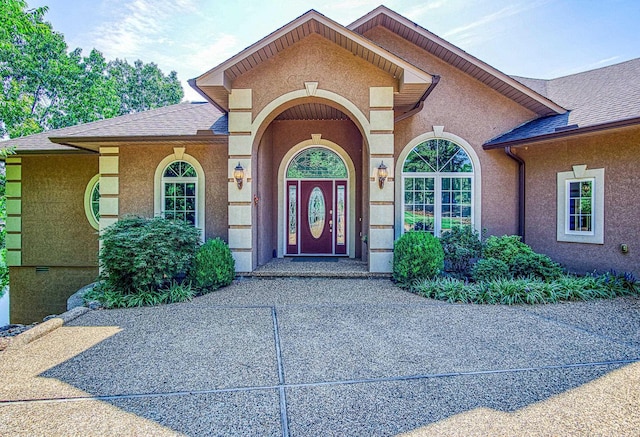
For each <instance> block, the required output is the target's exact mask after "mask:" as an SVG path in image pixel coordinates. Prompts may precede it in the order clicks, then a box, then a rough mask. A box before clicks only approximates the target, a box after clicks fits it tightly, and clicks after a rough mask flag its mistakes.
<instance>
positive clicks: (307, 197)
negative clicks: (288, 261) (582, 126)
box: [285, 179, 347, 255]
mask: <svg viewBox="0 0 640 437" xmlns="http://www.w3.org/2000/svg"><path fill="white" fill-rule="evenodd" d="M286 202H287V207H286V208H287V209H286V212H285V214H286V226H287V228H286V239H287V242H286V244H287V255H346V254H347V181H346V180H337V179H334V180H289V181H287V197H286Z"/></svg>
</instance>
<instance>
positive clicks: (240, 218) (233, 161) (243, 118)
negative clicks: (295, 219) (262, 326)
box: [228, 89, 253, 272]
mask: <svg viewBox="0 0 640 437" xmlns="http://www.w3.org/2000/svg"><path fill="white" fill-rule="evenodd" d="M251 108H252V94H251V90H250V89H233V90H231V93H230V94H229V161H228V177H229V179H228V199H229V200H228V202H229V204H228V207H229V248H230V249H231V253H232V254H233V258H234V259H235V262H236V272H250V271H252V270H253V238H252V225H253V223H252V222H253V220H252V203H251V202H252V196H251V193H252V192H253V190H252V184H253V181H252V177H251V151H252V148H253V147H252V146H253V144H252V141H251V121H252V115H251ZM238 164H240V165H241V166H242V168H243V169H244V175H245V176H244V182H243V184H242V188H239V187H238V184H237V183H236V180H235V179H234V177H233V173H234V169H235V168H236V166H237V165H238Z"/></svg>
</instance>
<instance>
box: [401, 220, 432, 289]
mask: <svg viewBox="0 0 640 437" xmlns="http://www.w3.org/2000/svg"><path fill="white" fill-rule="evenodd" d="M443 268H444V251H443V250H442V245H441V244H440V241H439V240H438V239H437V238H436V237H434V236H433V235H431V234H430V233H428V232H407V233H405V234H403V235H402V236H401V237H400V238H399V239H398V240H397V241H396V243H395V248H394V251H393V279H394V280H395V281H396V282H398V283H399V284H400V285H401V286H407V287H408V286H410V285H411V284H412V282H413V281H415V280H417V279H426V278H433V277H435V276H436V275H437V274H438V273H440V271H442V269H443Z"/></svg>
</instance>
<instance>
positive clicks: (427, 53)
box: [5, 6, 640, 321]
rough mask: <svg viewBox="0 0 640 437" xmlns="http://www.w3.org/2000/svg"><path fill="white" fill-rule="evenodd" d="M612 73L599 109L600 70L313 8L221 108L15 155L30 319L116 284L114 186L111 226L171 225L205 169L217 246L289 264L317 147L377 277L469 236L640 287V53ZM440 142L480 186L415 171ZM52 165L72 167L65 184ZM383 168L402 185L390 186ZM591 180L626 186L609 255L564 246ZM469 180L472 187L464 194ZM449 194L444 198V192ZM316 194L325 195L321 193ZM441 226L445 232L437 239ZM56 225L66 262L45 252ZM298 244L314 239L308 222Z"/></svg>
mask: <svg viewBox="0 0 640 437" xmlns="http://www.w3.org/2000/svg"><path fill="white" fill-rule="evenodd" d="M389 41H391V42H389ZM401 55H402V56H401ZM328 59H331V62H332V63H329V61H328ZM409 60H410V61H411V62H409ZM309 66H311V67H309ZM605 68H606V74H605V76H606V78H607V80H608V81H609V82H610V85H611V86H610V87H607V88H605V89H606V91H607V92H610V93H611V94H610V95H609V94H607V95H604V96H602V98H603V99H602V101H604V102H607V104H606V105H603V106H602V107H595V106H592V105H591V106H590V105H588V104H587V103H584V101H588V100H590V95H589V94H588V93H590V92H591V90H590V88H589V87H588V86H585V83H586V82H584V81H587V82H588V81H590V80H592V79H593V77H595V76H598V75H599V74H600V72H599V71H597V72H595V73H593V72H585V73H581V74H577V75H573V76H570V77H566V78H559V79H553V80H549V81H543V80H533V79H525V78H512V77H510V76H507V75H506V74H504V73H502V72H500V71H498V70H496V69H495V68H493V67H491V66H489V65H487V64H486V63H484V62H482V61H480V60H478V59H477V58H474V57H473V56H472V55H470V54H468V53H466V52H464V51H462V50H461V49H459V48H457V47H455V46H453V45H452V44H450V43H448V42H446V41H444V40H443V39H441V38H439V37H437V36H436V35H434V34H432V33H430V32H429V31H428V30H426V29H424V28H422V27H420V26H419V25H416V24H415V23H413V22H411V21H410V20H408V19H406V18H404V17H402V16H400V15H398V14H397V13H395V12H393V11H391V10H389V9H387V8H385V7H383V6H381V7H379V8H376V9H375V10H374V11H372V12H370V13H369V14H367V15H365V16H364V17H362V18H361V19H359V20H356V21H355V22H354V23H353V24H351V25H349V26H347V27H344V26H341V25H339V24H337V23H335V22H334V21H332V20H330V19H328V18H327V17H325V16H324V15H322V14H319V13H318V12H316V11H309V12H308V13H306V14H303V15H302V16H300V17H298V18H297V19H295V20H293V21H292V22H291V23H289V24H287V25H285V26H283V27H281V28H280V29H278V30H276V31H275V32H273V33H272V34H270V35H268V36H267V37H265V38H263V39H262V40H260V41H258V42H256V43H255V44H253V45H251V46H250V47H248V48H247V49H245V50H243V51H242V52H240V53H239V54H237V55H235V56H233V57H232V58H230V59H229V60H227V61H225V62H224V63H222V64H220V65H218V66H216V67H214V68H212V69H210V70H209V71H207V72H205V73H204V74H203V75H201V76H199V77H198V78H196V79H193V80H191V81H190V83H191V84H192V86H193V87H194V88H195V89H196V90H197V91H198V92H200V93H201V94H202V95H203V96H204V97H205V98H206V99H207V100H208V102H209V103H188V102H185V103H180V104H177V105H172V106H169V107H164V108H158V109H154V110H150V111H146V112H144V113H138V114H130V115H126V116H122V117H117V118H115V119H109V120H102V121H97V122H93V123H87V124H84V125H79V126H72V127H68V128H63V129H59V130H55V131H51V132H46V133H41V134H36V135H31V136H28V137H24V138H18V139H12V140H9V141H7V142H5V144H6V145H7V146H11V145H15V146H16V147H17V152H18V154H17V156H12V157H9V158H7V159H6V162H7V169H8V174H7V176H8V178H7V179H8V184H7V197H8V202H7V204H8V210H9V217H8V220H7V230H8V237H7V246H8V248H9V256H8V261H9V263H10V265H11V267H10V269H12V278H15V283H14V284H12V305H13V304H15V306H14V309H15V314H16V317H19V318H20V320H21V321H28V320H26V318H28V317H31V316H29V315H28V308H29V306H30V305H31V304H32V303H33V302H36V301H38V302H40V301H42V302H46V305H51V308H53V307H56V308H57V307H60V306H61V305H62V300H63V299H64V298H65V296H64V295H65V293H67V291H69V292H71V291H70V290H68V289H67V288H65V286H69V284H76V283H78V282H79V281H84V280H85V279H87V278H90V277H91V275H95V274H97V269H98V268H97V263H95V265H93V264H92V262H87V261H86V260H91V259H93V258H94V257H95V256H96V254H97V248H98V233H97V232H95V229H94V228H93V227H91V225H90V223H89V222H88V221H87V219H86V214H85V209H84V194H85V191H86V186H87V183H88V181H89V180H90V179H91V178H92V177H94V176H95V175H96V174H100V191H101V194H102V198H101V201H100V208H101V217H100V230H104V228H105V227H106V226H108V225H109V224H111V223H114V222H115V221H117V220H118V219H119V218H121V217H123V216H125V215H127V214H137V215H142V216H147V217H152V216H154V215H159V214H162V205H161V204H160V203H161V201H162V200H161V198H162V196H161V191H160V190H161V188H162V187H161V185H162V183H161V182H162V181H161V179H162V178H161V173H162V171H163V170H164V168H165V166H166V164H168V163H169V162H170V161H173V160H176V159H184V160H188V161H189V162H190V163H197V173H198V175H199V177H200V176H201V177H200V179H198V187H197V189H198V201H199V202H200V201H201V202H202V203H201V207H199V209H198V220H197V222H198V223H199V224H200V223H201V224H202V232H203V239H208V238H215V237H220V238H222V239H224V240H226V241H227V242H228V243H229V246H230V248H231V250H232V253H233V256H234V259H235V260H236V269H237V271H238V272H251V271H253V270H254V269H256V268H257V267H258V266H259V265H262V264H264V263H265V262H268V261H270V260H271V259H272V258H274V257H283V256H285V255H286V245H287V240H286V238H287V235H288V234H287V232H288V229H287V228H286V227H285V226H287V224H289V223H290V221H289V222H288V221H287V220H288V218H289V216H288V215H287V214H289V213H290V211H289V210H287V209H286V208H287V207H289V206H291V205H293V206H295V207H296V208H297V209H295V208H293V209H292V210H291V211H294V213H296V214H299V215H297V216H295V217H294V218H295V220H294V222H295V223H294V224H295V226H307V224H308V225H309V226H311V219H310V218H309V217H302V215H300V214H302V212H301V211H303V210H307V209H309V208H308V205H303V201H302V198H298V197H291V196H290V195H289V193H288V192H287V191H286V190H287V188H288V187H290V186H291V184H289V182H288V179H287V178H286V177H285V170H286V168H287V165H288V163H289V160H290V159H291V158H292V157H293V156H295V154H296V152H298V151H300V150H302V149H304V148H307V147H319V148H322V147H325V148H328V149H329V150H332V151H333V152H335V153H337V154H338V155H339V156H340V157H341V159H342V160H343V161H344V162H345V163H347V164H346V165H347V167H348V178H347V181H346V182H345V181H344V180H341V181H338V182H340V184H342V185H335V187H338V186H340V187H342V188H341V190H342V191H341V196H344V197H346V202H347V208H348V212H347V213H346V214H345V215H338V214H337V213H336V212H335V211H334V210H335V209H337V205H338V203H334V204H332V205H331V206H330V207H327V208H326V210H325V211H324V214H325V216H324V217H325V219H326V220H325V222H323V223H325V227H324V228H323V229H326V231H327V232H332V231H333V229H334V225H335V226H337V223H335V222H332V221H333V220H335V219H337V218H338V217H342V218H346V219H345V221H346V223H341V224H340V225H341V226H344V227H343V228H341V229H343V230H344V231H345V232H346V241H347V246H348V247H347V248H346V254H345V255H344V256H348V257H352V258H361V259H363V260H365V261H367V263H368V268H369V271H370V272H384V273H389V272H390V271H391V268H392V259H393V245H394V240H395V239H397V238H398V237H399V236H400V235H401V234H402V233H403V232H405V231H407V230H409V229H414V230H419V229H429V227H430V226H431V227H433V229H435V232H437V230H438V229H440V228H443V229H446V228H447V226H450V225H451V224H452V223H467V222H469V223H473V225H474V226H475V227H476V228H477V229H478V230H482V229H486V230H487V233H488V234H490V235H503V234H515V233H521V234H522V235H524V234H525V233H526V235H527V243H528V244H530V245H531V246H532V247H533V248H534V249H535V250H536V251H538V252H541V253H545V254H548V255H550V256H551V257H552V258H554V259H556V260H557V261H560V262H561V263H563V264H564V265H566V266H567V267H568V268H569V269H571V270H575V271H579V272H586V271H592V270H594V269H597V268H600V267H604V268H606V269H608V268H614V269H616V270H619V271H632V272H633V273H635V274H640V272H638V270H637V269H638V266H639V265H640V259H639V258H638V253H637V252H640V251H638V250H637V248H636V247H635V246H634V242H635V241H640V223H639V221H638V220H635V217H632V214H629V213H628V205H629V204H630V203H634V202H637V199H638V195H637V193H636V191H637V190H636V189H635V185H636V184H633V183H630V182H629V181H630V178H629V177H628V175H631V174H635V173H634V172H635V171H636V169H635V166H636V164H634V162H635V163H637V156H640V98H638V99H634V98H633V96H635V95H638V96H640V83H637V82H633V81H630V80H629V72H633V71H635V70H636V69H638V70H639V71H640V59H639V60H633V61H628V62H627V63H623V64H620V65H614V66H610V67H605ZM432 69H433V71H431V70H432ZM258 73H259V74H258ZM436 73H437V74H436ZM289 78H292V79H291V80H289ZM587 79H588V80H587ZM436 84H437V87H436ZM614 85H615V86H614ZM622 85H624V86H622ZM530 87H533V88H534V89H532V88H530ZM563 87H566V88H563ZM619 89H624V90H625V95H621V94H620V93H619V92H618V91H617V90H619ZM580 92H584V93H587V94H586V95H584V96H582V95H578V94H577V93H580ZM616 93H617V94H616ZM626 94H629V95H630V96H631V97H629V96H627V95H626ZM578 97H579V98H578ZM556 98H557V99H558V101H556V100H555V99H556ZM570 98H574V100H575V101H570ZM581 99H582V100H581ZM618 101H619V102H622V103H621V104H620V105H619V106H620V108H616V102H618ZM576 102H577V103H576ZM581 102H582V103H581ZM583 104H584V105H587V106H580V105H583ZM565 108H566V109H565ZM585 108H587V110H585ZM567 109H570V111H568V110H567ZM594 111H596V112H597V111H599V112H598V113H597V114H594ZM585 112H589V113H590V114H588V116H587V115H585ZM621 114H622V115H621ZM596 121H597V122H596ZM574 125H577V126H574ZM556 128H559V129H556ZM432 140H442V141H445V140H446V141H451V142H452V143H453V144H454V145H456V146H457V147H459V148H460V149H461V150H463V151H464V152H465V153H466V155H467V157H468V159H469V161H470V163H471V164H472V168H473V172H469V171H468V169H466V170H452V168H453V167H450V168H449V167H447V166H446V163H438V164H437V165H436V167H438V168H436V169H433V171H431V170H428V171H427V170H424V169H423V170H421V171H422V176H420V175H417V176H416V175H411V176H410V177H405V176H406V175H405V176H403V169H404V168H405V167H404V164H405V162H406V160H407V158H408V156H409V155H410V153H411V151H413V150H414V149H416V148H418V147H419V146H421V145H423V144H424V145H425V147H433V148H432V149H430V150H431V151H432V152H433V153H435V154H436V155H437V156H447V159H452V160H453V158H454V157H455V156H449V155H447V151H446V150H445V149H442V150H439V149H438V147H440V146H439V145H438V144H440V143H438V142H437V141H432ZM425 142H428V143H425ZM442 144H443V146H442V147H446V144H445V142H443V143H442ZM529 146H534V147H529ZM494 149H502V151H503V153H501V152H493V151H492V150H494ZM454 150H458V149H455V148H454ZM425 153H426V152H425ZM429 153H431V152H429ZM456 153H457V152H456ZM463 155H464V154H463ZM461 156H462V155H461ZM420 159H427V160H428V159H430V158H429V157H428V156H427V157H426V158H425V156H422V157H420ZM461 159H462V158H461ZM465 159H467V158H465ZM465 162H466V161H465ZM47 163H50V164H49V165H52V166H57V167H55V168H51V169H49V171H46V170H47ZM238 163H240V164H241V165H242V167H243V169H244V174H245V179H244V183H243V186H242V188H241V189H240V188H239V187H238V185H237V184H236V182H235V179H234V174H233V173H234V169H235V167H236V166H237V164H238ZM80 164H81V165H80ZM382 164H384V167H386V173H387V176H386V180H385V183H384V184H379V182H378V172H379V168H380V169H382V168H383V166H382ZM467 164H469V162H467ZM194 165H195V164H194ZM314 165H319V166H322V165H323V163H322V162H316V163H315V164H314ZM525 165H526V173H525V171H524V169H525ZM18 166H19V170H18ZM583 166H586V168H588V169H602V172H603V174H604V172H606V175H607V177H606V179H605V178H601V179H602V181H603V182H602V184H600V185H599V186H598V187H597V188H598V189H599V190H601V191H599V192H598V193H599V195H600V194H601V195H602V196H603V198H602V199H600V198H597V199H596V200H595V202H596V203H595V205H596V206H597V207H598V208H601V209H599V210H598V211H599V212H598V214H600V213H601V214H602V217H600V216H594V217H595V219H596V220H598V221H599V224H598V226H600V228H597V229H598V230H601V231H602V239H601V241H600V239H598V244H590V243H585V242H575V241H574V242H570V241H562V238H558V235H557V229H558V217H559V214H560V213H562V212H563V211H560V208H561V205H560V204H559V203H558V199H559V197H558V195H557V193H558V189H559V188H558V182H557V180H558V175H560V174H562V173H563V172H564V173H566V172H567V171H568V169H571V168H578V169H580V168H582V167H583ZM62 167H64V169H65V171H61V169H62ZM67 167H68V169H67ZM455 171H459V172H460V173H459V174H458V175H456V173H455ZM429 178H431V180H429ZM469 178H472V179H471V180H472V183H471V185H470V186H471V188H468V189H463V188H460V187H461V186H462V184H464V183H469V182H468V181H469V180H470V179H469ZM294 179H295V178H294ZM409 179H411V181H410V182H407V181H408V180H409ZM432 180H433V181H437V182H434V183H435V184H436V185H437V186H434V187H431V188H430V187H429V186H428V185H429V184H430V183H431V181H432ZM204 181H206V183H205V182H204ZM336 181H337V179H334V183H335V184H337V183H338V182H336ZM304 182H305V184H304V186H305V187H307V188H305V189H311V188H312V184H313V183H314V179H313V178H311V179H307V180H305V181H304ZM320 182H322V181H320ZM18 183H19V184H20V185H19V189H18V185H17V184H18ZM410 184H414V185H411V186H410ZM438 184H439V185H438ZM445 184H448V185H447V186H446V187H445ZM297 186H298V187H303V184H302V179H301V180H300V185H297ZM328 186H329V185H328V184H326V183H324V184H321V183H318V184H317V186H316V187H317V188H319V189H320V187H324V188H323V189H324V190H325V191H323V193H324V195H326V196H328V197H327V198H328V199H330V200H328V201H327V202H331V201H333V199H334V198H335V199H337V197H338V196H337V194H336V193H337V192H338V191H335V193H334V192H330V191H327V187H328ZM456 187H458V188H456ZM525 188H526V190H525ZM300 191H302V188H300ZM346 191H348V192H347V193H345V192H346ZM288 196H289V197H288ZM435 196H441V198H438V199H436V198H435ZM469 196H470V197H471V198H472V199H469V198H468V197H469ZM316 197H317V196H316ZM409 197H411V198H410V199H409ZM48 199H55V201H54V202H49V201H48ZM461 199H462V200H461ZM289 202H294V203H292V204H291V205H289V204H288V203H289ZM465 202H467V203H465ZM463 203H464V204H465V205H466V206H464V207H463V206H462V204H463ZM565 203H566V202H562V205H564V204H565ZM406 205H410V206H411V208H412V210H411V211H408V210H405V208H404V206H406ZM436 207H437V208H441V210H438V211H437V212H436V211H435V208H436ZM563 207H564V206H563ZM305 208H306V209H305ZM465 208H471V209H469V210H466V209H465ZM296 211H297V212H296ZM317 211H320V209H318V210H316V212H317ZM471 211H472V212H471ZM56 214H57V215H64V217H65V218H67V217H68V218H67V219H66V221H65V220H62V218H58V217H56ZM52 216H53V217H55V218H57V219H58V221H56V222H55V225H53V224H52V221H51V217H52ZM436 218H437V219H439V220H442V221H443V222H442V223H439V224H438V225H437V226H435V225H434V220H435V219H436ZM60 220H62V222H60ZM605 220H606V222H605ZM78 221H81V222H80V223H78ZM445 221H446V223H445ZM85 222H86V223H85ZM330 222H331V223H330ZM305 223H306V224H305ZM41 229H42V230H45V231H46V232H48V233H50V234H51V235H48V236H47V238H48V239H49V240H48V242H49V243H50V244H52V245H53V246H54V247H56V248H57V250H50V251H47V250H42V247H41V246H42V241H41V240H42V238H41ZM51 229H53V230H54V231H51ZM296 232H300V235H302V228H296ZM323 232H324V230H323ZM300 238H302V237H300ZM305 238H308V237H305ZM622 244H624V245H626V246H625V247H628V248H629V250H628V251H627V252H625V253H622V252H621V250H620V249H619V247H620V245H622ZM300 247H301V246H300ZM63 249H64V250H63ZM341 250H342V249H341ZM296 253H297V252H296ZM74 254H80V255H81V256H76V255H74ZM302 255H304V254H302ZM326 255H331V256H335V253H333V252H332V253H330V254H329V253H326ZM340 255H342V254H340ZM314 256H317V254H314ZM36 264H37V265H36ZM44 265H46V266H51V272H52V273H53V274H51V275H50V276H48V277H47V284H50V286H51V287H53V288H48V289H47V290H48V291H47V292H46V293H48V297H46V298H44V297H43V296H41V295H38V294H37V292H33V291H32V290H38V289H39V288H38V287H39V286H40V285H39V284H40V283H39V282H38V281H42V280H43V278H44V276H42V274H41V272H40V273H38V274H36V273H35V270H34V269H35V268H36V267H41V266H44ZM55 266H64V267H60V268H58V267H55ZM74 272H75V273H74ZM77 272H82V273H81V274H76V273H77ZM74 275H75V276H74ZM74 281H75V282H74ZM87 282H90V281H89V280H88V279H87ZM54 289H55V290H61V291H58V292H55V293H54V292H53V291H52V290H54ZM74 291H75V290H74ZM43 305H44V304H43ZM51 308H47V310H50V312H54V311H53V310H52V309H51ZM44 310H45V308H44V307H41V308H39V309H38V311H44ZM12 311H14V310H12ZM33 317H34V319H33V320H35V319H36V318H37V314H36V313H34V314H33Z"/></svg>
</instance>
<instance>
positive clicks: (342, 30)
mask: <svg viewBox="0 0 640 437" xmlns="http://www.w3.org/2000/svg"><path fill="white" fill-rule="evenodd" d="M312 20H315V22H316V23H314V26H312V28H313V29H315V30H314V31H311V33H317V34H320V35H321V34H322V33H321V32H319V31H318V30H317V28H316V26H317V24H320V25H322V26H326V28H328V29H330V30H331V31H332V32H335V33H336V34H339V35H342V36H343V37H344V38H346V39H348V40H350V41H352V42H353V43H355V44H357V45H358V46H361V47H363V48H364V49H366V50H368V51H369V52H371V53H374V54H375V55H377V56H379V57H380V58H382V59H385V60H387V61H388V62H389V63H390V64H392V65H394V66H396V67H397V68H398V69H399V70H400V71H401V72H402V74H401V75H400V76H399V77H396V79H397V80H398V90H400V92H402V91H401V90H402V89H403V86H404V85H419V86H422V87H423V88H424V89H427V88H428V87H429V85H431V83H432V81H433V76H432V75H431V74H429V73H427V72H425V71H422V70H421V69H419V68H418V67H416V66H414V65H412V64H410V63H408V62H407V61H405V60H404V59H402V58H400V57H398V56H396V55H394V54H393V53H391V52H389V51H387V50H385V49H384V48H382V47H380V46H378V45H376V44H375V43H373V42H372V41H370V40H368V39H367V38H365V37H363V36H362V35H360V34H358V33H357V32H354V31H352V30H350V29H348V28H346V27H344V26H342V25H341V24H339V23H337V22H335V21H333V20H331V19H329V18H327V17H326V16H324V15H322V14H320V13H319V12H317V11H315V10H313V9H312V10H310V11H308V12H307V13H305V14H303V15H301V16H300V17H298V18H296V19H295V20H293V21H291V22H289V23H288V24H286V25H284V26H282V27H281V28H279V29H278V30H276V31H274V32H272V33H271V34H269V35H268V36H266V37H265V38H263V39H261V40H260V41H258V42H256V43H255V44H253V45H251V46H249V47H247V48H246V49H244V50H243V51H241V52H240V53H238V54H236V55H235V56H233V57H231V58H229V59H228V60H227V61H225V62H223V63H222V64H220V65H218V66H216V67H214V68H212V69H211V70H209V71H207V72H206V73H204V74H202V75H200V76H198V77H197V78H195V79H192V80H191V81H190V82H189V83H190V85H191V86H192V87H193V88H194V89H196V91H198V92H199V93H201V94H202V95H203V96H206V98H207V100H208V101H210V102H212V103H213V104H214V105H215V106H216V107H218V108H219V109H221V110H223V111H225V112H226V111H227V110H228V109H227V108H225V107H224V106H225V103H226V102H222V103H221V102H214V98H215V96H211V95H209V94H207V91H206V90H205V88H211V89H212V90H214V89H217V90H219V92H223V91H225V92H226V94H228V93H229V92H230V89H231V87H232V84H231V79H230V78H229V76H228V74H227V73H228V71H230V69H231V68H233V67H234V66H235V65H237V64H238V63H240V62H243V60H245V59H248V58H249V57H250V56H252V55H253V54H255V53H257V52H259V51H260V50H263V49H265V48H267V47H268V46H269V45H271V44H272V43H274V42H275V41H277V40H278V39H280V38H283V37H285V36H286V35H287V34H288V33H289V32H291V31H293V30H295V29H297V28H299V27H300V26H304V25H305V23H308V22H310V21H312ZM295 42H296V41H294V42H293V43H291V44H295ZM272 56H275V55H272ZM261 59H262V58H261ZM252 68H254V67H252ZM394 77H395V76H394ZM423 91H424V90H421V92H420V94H422V92H423ZM223 94H225V93H223ZM418 97H419V96H418ZM412 104H414V103H413V102H412Z"/></svg>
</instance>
